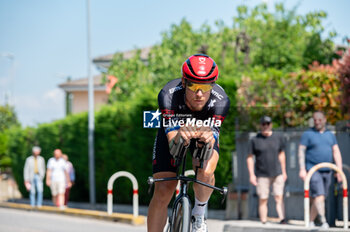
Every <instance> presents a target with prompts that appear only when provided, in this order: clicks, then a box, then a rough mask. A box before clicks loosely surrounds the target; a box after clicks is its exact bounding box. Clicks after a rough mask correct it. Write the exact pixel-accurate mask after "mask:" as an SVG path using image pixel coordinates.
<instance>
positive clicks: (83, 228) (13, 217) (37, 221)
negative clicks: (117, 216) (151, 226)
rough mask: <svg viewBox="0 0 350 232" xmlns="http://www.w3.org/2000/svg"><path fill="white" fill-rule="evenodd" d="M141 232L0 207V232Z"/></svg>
mask: <svg viewBox="0 0 350 232" xmlns="http://www.w3.org/2000/svg"><path fill="white" fill-rule="evenodd" d="M96 231H103V232H119V231H120V232H141V231H146V226H145V225H143V226H132V225H128V224H124V223H118V222H109V221H103V220H98V219H93V218H81V217H75V216H67V215H58V214H50V213H43V212H36V211H24V210H17V209H5V208H0V232H96Z"/></svg>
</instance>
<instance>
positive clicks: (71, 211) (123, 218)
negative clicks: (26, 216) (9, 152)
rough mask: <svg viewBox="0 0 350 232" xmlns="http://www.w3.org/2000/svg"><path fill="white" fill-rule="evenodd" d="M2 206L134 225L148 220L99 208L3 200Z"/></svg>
mask: <svg viewBox="0 0 350 232" xmlns="http://www.w3.org/2000/svg"><path fill="white" fill-rule="evenodd" d="M0 207H2V208H12V209H22V210H32V211H38V212H50V213H58V214H65V215H75V216H82V217H92V218H96V219H103V220H108V221H117V222H124V223H129V224H132V225H143V224H145V221H146V218H145V216H138V217H134V216H133V215H132V214H124V213H112V214H111V215H108V214H107V212H103V211H97V210H85V209H75V208H66V209H59V208H57V207H54V206H46V205H45V206H42V207H40V208H33V207H32V206H30V205H27V204H19V203H8V202H1V203H0Z"/></svg>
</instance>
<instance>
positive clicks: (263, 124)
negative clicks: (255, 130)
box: [261, 122, 271, 126]
mask: <svg viewBox="0 0 350 232" xmlns="http://www.w3.org/2000/svg"><path fill="white" fill-rule="evenodd" d="M270 124H271V122H264V123H261V125H262V126H269V125H270Z"/></svg>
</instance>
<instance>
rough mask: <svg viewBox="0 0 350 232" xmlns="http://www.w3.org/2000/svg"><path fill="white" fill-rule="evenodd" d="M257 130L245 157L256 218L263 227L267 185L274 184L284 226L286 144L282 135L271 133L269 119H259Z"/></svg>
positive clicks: (265, 217)
mask: <svg viewBox="0 0 350 232" xmlns="http://www.w3.org/2000/svg"><path fill="white" fill-rule="evenodd" d="M260 128H261V132H259V133H258V134H257V136H256V137H254V138H253V139H251V141H250V145H249V151H248V158H247V165H248V171H249V177H250V178H249V180H250V183H251V184H252V185H254V186H256V188H257V193H258V196H259V217H260V220H261V222H262V223H263V224H265V223H266V220H267V201H268V198H269V192H270V186H271V185H273V193H274V198H275V201H276V211H277V214H278V217H279V219H280V223H281V224H286V220H285V216H284V215H285V213H284V204H283V188H284V182H285V181H286V180H287V172H286V156H285V153H284V149H285V148H284V147H285V142H284V139H283V137H282V136H281V135H279V134H278V133H276V132H273V131H272V120H271V118H270V117H268V116H263V117H262V118H261V119H260ZM253 156H255V165H254V158H253ZM254 166H255V167H254Z"/></svg>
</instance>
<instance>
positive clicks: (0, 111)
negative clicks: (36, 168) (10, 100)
mask: <svg viewBox="0 0 350 232" xmlns="http://www.w3.org/2000/svg"><path fill="white" fill-rule="evenodd" d="M16 126H19V122H18V120H17V116H16V113H15V111H14V108H13V107H12V106H10V105H4V106H0V168H5V167H9V166H10V165H11V158H10V157H9V155H8V143H9V138H8V130H9V129H10V128H12V127H16Z"/></svg>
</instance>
